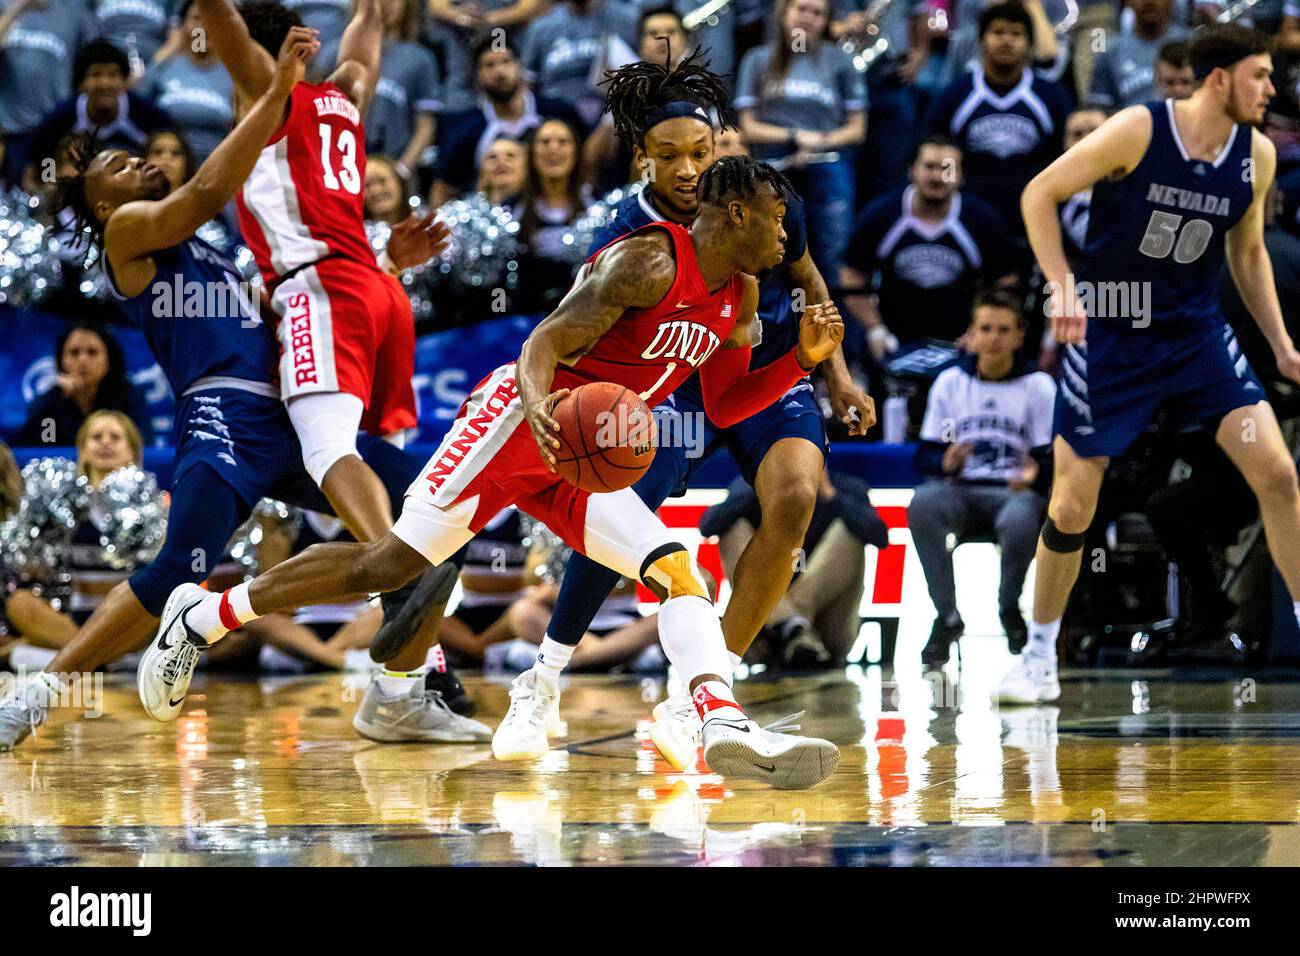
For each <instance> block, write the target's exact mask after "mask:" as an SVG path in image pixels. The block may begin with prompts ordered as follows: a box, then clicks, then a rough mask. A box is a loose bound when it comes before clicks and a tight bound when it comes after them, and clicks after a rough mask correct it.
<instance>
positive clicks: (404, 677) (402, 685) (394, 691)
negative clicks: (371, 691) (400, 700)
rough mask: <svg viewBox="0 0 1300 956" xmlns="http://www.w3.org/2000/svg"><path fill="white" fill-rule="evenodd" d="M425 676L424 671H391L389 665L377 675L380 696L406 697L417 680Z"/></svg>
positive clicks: (376, 680) (376, 681)
mask: <svg viewBox="0 0 1300 956" xmlns="http://www.w3.org/2000/svg"><path fill="white" fill-rule="evenodd" d="M423 678H424V671H423V670H418V671H390V670H389V669H388V668H387V667H385V668H384V669H383V670H381V671H380V672H379V673H378V674H376V675H375V683H376V684H378V685H379V696H380V697H388V698H393V697H405V696H406V695H407V694H409V693H410V692H411V688H412V687H414V686H415V683H416V681H419V680H422V679H423Z"/></svg>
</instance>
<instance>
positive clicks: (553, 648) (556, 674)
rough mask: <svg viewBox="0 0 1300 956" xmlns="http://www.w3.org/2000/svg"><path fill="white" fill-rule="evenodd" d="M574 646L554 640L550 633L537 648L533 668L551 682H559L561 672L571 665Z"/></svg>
mask: <svg viewBox="0 0 1300 956" xmlns="http://www.w3.org/2000/svg"><path fill="white" fill-rule="evenodd" d="M574 647H575V645H573V644H561V643H560V642H559V641H556V640H552V639H551V636H550V635H549V634H547V635H545V636H543V637H542V643H541V645H540V646H539V647H538V648H537V662H536V663H535V664H533V670H535V671H537V673H539V674H541V675H542V677H544V678H545V679H546V680H547V681H548V682H549V683H551V684H559V683H560V672H561V671H562V670H564V669H565V668H566V667H568V666H569V658H570V657H572V656H573V649H574Z"/></svg>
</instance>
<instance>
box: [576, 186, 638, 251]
mask: <svg viewBox="0 0 1300 956" xmlns="http://www.w3.org/2000/svg"><path fill="white" fill-rule="evenodd" d="M641 188H642V186H641V183H633V184H632V185H631V186H629V187H627V188H626V189H615V190H613V191H612V192H610V193H609V194H608V195H607V196H605V197H604V198H603V199H601V200H599V201H597V202H594V203H592V204H591V205H590V206H588V207H587V211H586V212H585V213H583V214H582V215H581V216H579V217H578V218H577V220H575V221H574V223H573V225H572V226H571V227H570V228H569V229H568V230H567V231H566V232H565V233H564V247H565V250H566V251H567V252H568V253H569V255H568V259H569V261H570V262H572V263H573V264H574V265H581V264H582V263H583V262H586V261H587V250H589V249H590V248H591V243H592V241H593V240H594V239H595V238H596V233H597V232H599V231H600V230H601V229H603V228H604V227H605V226H606V225H607V224H608V223H609V222H610V221H611V220H612V219H613V218H614V213H615V210H616V209H617V207H618V204H619V203H621V202H622V201H623V200H624V199H626V198H627V197H628V196H630V195H635V194H636V193H638V192H640V191H641Z"/></svg>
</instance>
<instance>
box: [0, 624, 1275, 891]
mask: <svg viewBox="0 0 1300 956" xmlns="http://www.w3.org/2000/svg"><path fill="white" fill-rule="evenodd" d="M963 643H964V649H965V665H964V668H962V669H961V670H960V671H959V669H958V667H957V664H956V662H955V661H954V662H953V663H952V664H950V665H949V666H948V668H947V670H946V672H945V673H946V678H945V679H943V680H940V679H938V678H934V679H931V680H926V679H925V678H924V677H923V675H922V674H921V672H920V668H919V665H913V666H912V667H910V668H909V667H906V666H900V667H899V668H898V671H897V673H895V672H894V671H892V670H882V669H881V668H879V667H866V668H860V667H851V668H848V669H847V670H845V671H839V672H832V673H828V674H821V675H816V676H804V677H797V678H785V679H781V680H771V681H768V680H764V679H763V677H762V675H758V676H756V677H755V678H752V679H750V680H747V681H744V682H742V683H740V684H739V685H738V689H739V698H740V700H741V701H742V702H743V703H744V704H745V705H746V706H747V707H748V709H749V712H750V714H751V715H752V716H753V717H754V718H755V719H757V720H759V721H761V722H769V721H772V720H776V719H777V718H780V717H783V716H785V715H787V714H789V713H791V712H793V711H798V710H804V711H806V714H805V715H804V718H803V721H802V723H803V727H804V732H806V733H811V734H816V735H819V736H824V737H827V738H829V739H831V740H833V741H835V742H836V743H837V744H838V745H839V746H840V747H841V748H842V750H843V760H842V762H841V764H840V767H839V769H838V771H837V772H836V773H835V775H834V776H833V777H832V778H830V779H829V780H827V781H826V782H824V783H823V784H822V785H820V786H819V787H817V788H815V789H812V790H808V791H799V792H782V791H776V790H771V789H768V788H766V787H764V786H761V785H759V784H755V783H750V782H737V783H734V784H729V783H727V782H725V781H723V780H722V779H720V778H718V777H716V776H714V775H711V774H709V773H708V772H707V771H705V770H703V769H701V768H697V770H696V771H695V772H691V773H685V774H677V773H673V772H671V770H670V768H668V767H667V765H666V764H664V763H663V762H662V761H661V760H659V759H658V758H657V756H656V754H655V752H654V750H653V748H652V747H651V745H650V743H649V740H648V739H647V737H646V732H645V729H646V719H647V717H648V714H649V709H650V704H651V703H653V702H654V701H655V700H657V699H659V698H660V697H661V696H662V695H663V684H662V681H659V682H656V681H642V680H639V679H636V678H610V677H586V678H584V677H574V678H569V680H568V683H567V685H566V690H565V693H564V698H563V712H564V715H565V716H566V718H567V719H568V721H569V727H570V735H569V738H568V739H567V740H566V741H563V742H562V743H561V744H557V746H556V748H555V749H554V750H553V751H552V752H551V753H550V755H549V756H547V757H546V758H544V759H543V760H541V761H538V762H537V763H536V764H532V765H529V764H502V763H498V762H496V761H495V760H494V759H493V758H492V755H491V751H490V748H489V747H487V746H463V745H441V746H435V745H382V744H374V743H370V742H368V741H365V740H363V739H360V738H359V737H358V736H357V735H356V734H355V733H354V732H353V730H352V727H351V723H350V720H351V716H352V713H353V711H354V709H355V707H356V702H357V700H358V699H359V696H360V694H359V691H358V690H357V688H356V687H355V686H354V685H353V684H352V683H350V680H351V679H349V678H346V677H343V676H341V675H317V676H310V677H301V678H279V679H262V680H256V679H251V680H238V679H231V678H227V677H216V676H205V675H203V674H202V673H201V674H200V675H199V677H198V678H197V679H196V682H195V686H194V689H193V691H192V692H191V695H190V698H189V702H188V704H187V706H186V709H185V712H184V713H183V715H182V716H181V718H180V720H179V721H178V722H176V723H175V724H167V725H164V724H158V723H154V722H153V721H151V720H150V719H149V718H148V717H146V716H145V714H144V713H143V711H142V710H141V709H140V707H139V704H138V702H137V700H136V695H135V686H134V680H133V679H132V677H133V675H130V674H125V675H109V676H108V677H107V678H106V679H105V682H104V686H103V700H102V702H100V703H102V710H103V715H102V716H100V717H98V718H93V719H92V718H87V717H83V716H82V710H78V711H77V712H76V713H70V712H65V713H56V715H55V716H54V717H53V719H52V720H51V723H50V724H49V725H47V726H45V727H43V728H41V729H40V730H39V731H38V736H37V737H36V739H35V740H30V741H28V742H27V743H26V744H24V745H23V746H21V747H20V748H19V749H18V750H17V751H16V752H15V753H13V754H7V755H0V862H3V863H9V864H13V863H29V864H51V865H67V864H74V863H82V864H117V865H127V866H133V865H137V864H147V865H160V864H161V865H166V864H198V865H220V864H251V863H260V864H296V865H308V864H343V865H362V864H417V863H418V864H439V865H443V864H479V863H487V864H560V865H580V864H620V863H626V864H662V865H701V864H704V865H709V864H715V865H745V866H762V865H792V864H793V865H837V864H838V865H850V864H851V865H954V864H976V863H979V864H985V865H987V864H1015V865H1026V864H1028V865H1034V864H1041V865H1053V866H1062V865H1064V866H1132V865H1138V864H1146V865H1152V864H1155V865H1161V864H1163V865H1176V866H1216V865H1225V864H1235V865H1256V864H1265V865H1269V864H1291V865H1294V864H1295V863H1296V862H1297V861H1300V828H1298V827H1297V825H1296V824H1297V823H1298V822H1300V682H1297V680H1296V678H1295V677H1294V676H1291V677H1270V676H1269V675H1268V674H1266V673H1259V674H1254V675H1250V676H1247V675H1244V674H1230V673H1226V672H1224V673H1218V674H1205V673H1198V674H1195V675H1192V674H1175V673H1170V672H1159V671H1142V672H1136V671H1131V672H1119V671H1113V670H1110V671H1077V670H1076V671H1069V670H1067V671H1065V673H1064V674H1063V680H1062V686H1063V691H1064V694H1063V697H1062V700H1061V701H1060V702H1059V707H1037V708H1021V709H1011V708H1003V709H1002V710H1001V711H998V710H996V709H994V708H993V707H992V706H991V705H990V703H989V697H988V691H989V690H990V689H991V688H992V687H993V685H994V684H995V682H996V681H997V679H998V677H999V676H1000V675H1001V673H1002V672H1003V670H1004V669H1005V666H1006V664H1007V661H1008V660H1009V658H1008V656H1007V654H1006V650H1005V646H1004V645H1003V643H1002V642H1001V641H1000V640H998V639H996V638H992V637H973V638H967V639H965V640H964V642H963ZM912 659H913V660H915V655H912ZM466 684H467V686H469V687H470V689H471V691H472V693H474V694H475V696H476V697H477V699H478V701H479V713H478V715H477V716H479V717H480V718H482V719H483V720H485V721H486V722H487V723H489V724H491V725H493V726H495V724H496V722H497V721H498V720H499V719H500V717H501V715H502V714H503V713H504V711H505V709H506V706H507V703H508V698H507V696H506V691H507V683H506V679H505V678H488V679H485V678H481V677H470V678H468V679H467V680H466ZM84 709H85V708H83V710H84Z"/></svg>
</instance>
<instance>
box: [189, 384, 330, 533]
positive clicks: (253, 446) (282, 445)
mask: <svg viewBox="0 0 1300 956" xmlns="http://www.w3.org/2000/svg"><path fill="white" fill-rule="evenodd" d="M173 443H174V444H175V446H176V469H175V472H174V473H173V478H172V484H173V485H179V484H181V482H182V479H184V477H185V475H186V473H187V472H188V471H190V469H192V468H196V467H198V466H199V465H200V464H206V465H209V466H210V467H211V468H212V470H213V471H215V472H216V473H217V474H218V475H219V476H220V477H221V479H222V480H223V481H224V482H225V483H226V484H228V485H229V486H230V487H231V488H233V489H235V491H236V493H238V495H239V497H240V498H241V499H243V501H244V503H245V504H247V505H248V506H249V507H250V508H251V507H252V506H254V505H256V504H257V502H258V501H259V500H260V499H262V498H263V497H274V498H279V499H280V500H285V498H287V497H293V498H298V497H301V494H294V492H295V491H297V492H300V493H301V492H305V491H307V489H306V488H305V487H304V488H300V487H299V486H300V485H302V481H301V478H303V477H305V475H306V473H305V472H304V471H303V465H302V449H301V447H300V446H299V444H298V436H297V435H296V434H294V430H293V425H292V424H291V423H290V422H289V415H288V413H287V412H286V411H285V410H284V404H283V403H282V402H281V401H280V400H279V399H278V398H271V397H268V396H265V395H257V394H255V393H253V392H247V391H243V390H241V389H233V388H220V389H211V390H208V391H202V392H196V393H194V394H192V395H186V396H184V397H183V398H182V399H181V400H180V402H179V403H178V404H177V406H176V425H175V430H174V433H173ZM310 482H311V480H310V478H308V485H310ZM309 497H312V498H313V500H318V501H323V500H324V497H323V496H310V495H309Z"/></svg>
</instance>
